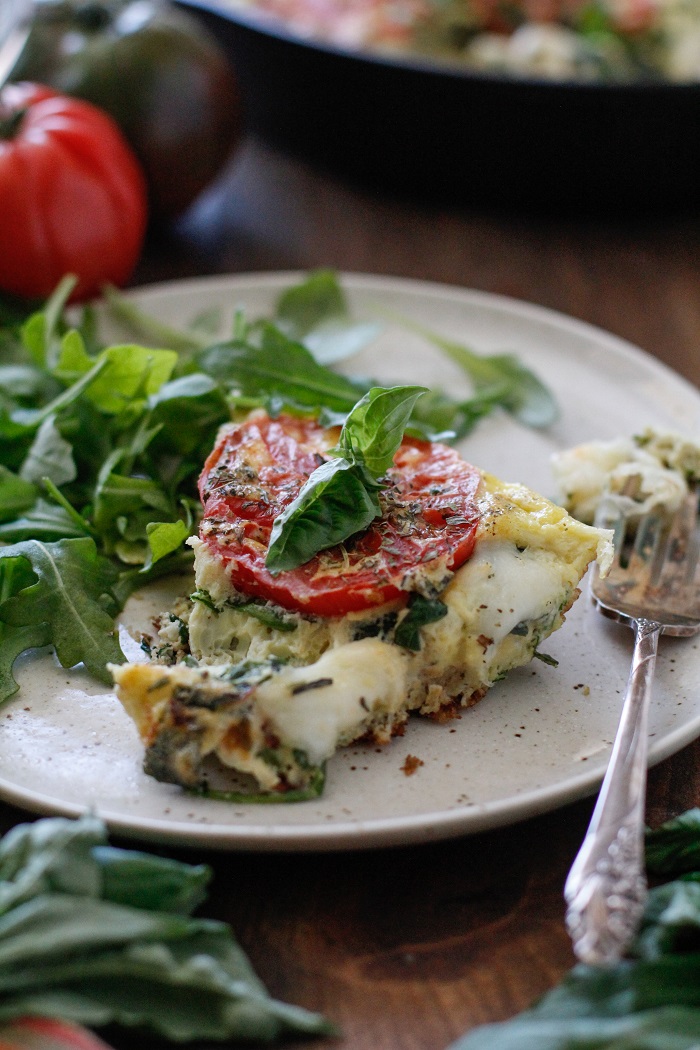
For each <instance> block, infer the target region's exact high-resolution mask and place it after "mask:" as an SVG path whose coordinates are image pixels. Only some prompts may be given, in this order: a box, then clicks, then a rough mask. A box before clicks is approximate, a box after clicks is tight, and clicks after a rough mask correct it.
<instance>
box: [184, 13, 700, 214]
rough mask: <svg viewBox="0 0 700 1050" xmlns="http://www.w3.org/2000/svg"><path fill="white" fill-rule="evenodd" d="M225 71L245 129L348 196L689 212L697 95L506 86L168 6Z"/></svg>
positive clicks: (698, 158) (520, 82)
mask: <svg viewBox="0 0 700 1050" xmlns="http://www.w3.org/2000/svg"><path fill="white" fill-rule="evenodd" d="M178 2H179V3H180V4H181V5H182V6H183V7H186V8H187V9H189V10H190V11H191V12H193V13H195V14H196V15H198V16H199V17H200V18H202V19H203V20H204V22H205V23H207V24H208V25H209V27H210V28H211V29H212V30H213V32H214V33H215V34H216V35H217V37H218V38H219V40H220V41H221V42H222V44H223V45H224V47H225V48H226V50H227V51H228V53H229V55H230V58H231V60H232V63H233V65H234V68H235V69H236V71H237V73H238V76H239V79H240V82H241V86H242V90H243V94H244V105H245V107H246V112H247V122H248V127H249V129H250V130H251V131H252V132H254V133H256V134H258V135H260V136H261V137H262V138H264V139H265V140H267V141H268V142H270V143H272V144H273V145H275V146H277V147H281V148H282V149H284V150H286V151H288V152H291V153H293V154H295V155H297V156H299V157H302V158H303V159H305V160H307V161H310V162H311V163H313V164H315V165H317V166H320V167H323V168H326V169H328V170H331V171H333V172H335V173H337V174H340V175H341V176H343V177H345V178H346V179H349V180H351V181H354V182H356V183H360V184H365V185H368V186H371V187H373V188H376V189H379V190H382V191H388V192H390V193H392V194H394V195H410V196H413V197H420V198H425V199H430V200H432V201H447V202H450V203H452V204H455V203H457V204H460V203H461V204H466V205H471V204H486V205H489V206H496V207H498V208H506V209H510V208H511V207H517V208H533V209H537V210H545V211H560V210H562V209H563V210H565V211H573V212H598V211H606V212H607V211H613V212H625V213H629V212H630V211H637V210H642V211H648V210H652V209H653V210H658V209H659V208H662V209H664V210H678V209H688V208H690V209H693V208H694V207H695V206H696V200H697V197H698V185H699V179H700V84H670V83H669V84H664V83H660V84H638V85H634V84H632V85H619V84H614V85H604V84H589V83H574V82H561V83H552V82H550V81H543V80H524V79H510V78H506V77H502V76H494V75H485V74H481V73H474V72H470V71H462V70H454V69H451V68H444V67H442V66H438V65H436V64H432V63H424V62H422V61H420V60H418V59H416V60H411V59H410V58H405V57H401V58H400V59H394V58H387V57H384V56H377V55H368V54H363V53H360V52H356V51H344V50H342V49H340V48H336V47H331V46H327V45H323V44H319V43H310V42H308V41H306V40H302V39H300V38H299V37H295V36H294V35H293V34H292V33H291V32H287V31H285V30H284V29H278V28H276V27H271V26H269V25H268V24H266V23H265V22H263V21H262V20H260V19H259V18H256V17H255V15H254V14H248V13H245V14H243V13H241V12H233V11H232V10H230V9H227V8H226V5H225V0H178Z"/></svg>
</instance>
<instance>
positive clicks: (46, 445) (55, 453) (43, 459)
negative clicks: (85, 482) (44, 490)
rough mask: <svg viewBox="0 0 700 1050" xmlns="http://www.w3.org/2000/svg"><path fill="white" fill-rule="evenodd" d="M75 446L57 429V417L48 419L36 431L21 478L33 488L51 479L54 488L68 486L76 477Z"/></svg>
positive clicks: (21, 468)
mask: <svg viewBox="0 0 700 1050" xmlns="http://www.w3.org/2000/svg"><path fill="white" fill-rule="evenodd" d="M77 473H78V471H77V467H76V465H75V460H74V458H73V446H72V445H71V444H70V442H69V441H66V440H65V438H64V437H63V436H62V434H61V432H60V430H59V429H58V427H57V426H56V417H55V416H48V418H46V419H45V420H44V422H43V423H42V424H41V426H40V427H39V429H38V430H37V432H36V434H35V436H34V440H33V442H32V444H31V446H30V448H29V451H28V452H27V455H26V457H25V460H24V462H23V463H22V466H21V467H20V471H19V475H20V477H21V478H22V479H23V480H24V481H28V482H30V483H32V484H34V485H36V484H38V483H39V482H40V481H41V480H42V478H49V479H50V480H51V481H52V482H53V483H54V485H65V484H66V482H68V481H73V480H74V479H75V477H76V476H77Z"/></svg>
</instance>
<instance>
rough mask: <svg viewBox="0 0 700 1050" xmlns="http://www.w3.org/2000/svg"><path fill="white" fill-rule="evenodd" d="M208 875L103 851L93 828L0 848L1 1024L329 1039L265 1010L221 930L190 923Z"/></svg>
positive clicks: (43, 827)
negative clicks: (50, 1021)
mask: <svg viewBox="0 0 700 1050" xmlns="http://www.w3.org/2000/svg"><path fill="white" fill-rule="evenodd" d="M210 874H211V873H210V871H209V869H208V868H207V867H206V866H204V865H188V864H184V863H181V862H179V861H175V860H168V859H161V858H158V857H152V856H149V855H148V854H146V853H144V852H140V851H131V850H119V849H116V848H113V847H111V846H109V844H108V842H107V837H106V831H105V828H104V825H103V824H102V822H101V821H99V820H97V819H96V818H94V817H84V818H81V819H80V820H77V821H70V820H63V819H53V820H39V821H36V822H35V823H33V824H29V825H19V826H17V827H15V828H13V830H12V831H11V832H9V833H8V834H7V835H6V836H5V837H4V839H3V840H2V841H1V842H0V1019H1V1020H9V1019H13V1018H17V1017H22V1016H26V1015H33V1016H44V1017H55V1018H60V1019H62V1020H67V1021H72V1022H78V1023H82V1024H88V1025H93V1026H101V1025H105V1024H120V1025H123V1026H126V1027H133V1026H138V1027H139V1028H142V1029H143V1028H145V1029H147V1030H150V1031H151V1032H152V1033H154V1034H155V1035H157V1036H161V1037H165V1038H167V1039H172V1040H174V1041H177V1042H184V1041H188V1040H270V1039H273V1038H276V1037H277V1036H281V1035H284V1034H285V1033H290V1032H299V1033H303V1034H306V1035H314V1034H331V1033H332V1032H333V1029H332V1026H331V1025H329V1024H328V1022H327V1021H325V1020H324V1018H322V1017H320V1016H319V1015H318V1014H313V1013H310V1012H309V1011H306V1010H303V1009H301V1008H298V1007H294V1006H288V1005H286V1004H284V1003H281V1002H278V1001H277V1000H274V999H272V998H271V997H270V996H269V995H268V993H267V992H266V990H265V988H264V987H263V985H262V983H261V982H260V980H259V979H258V977H257V976H256V974H255V973H254V971H253V970H252V968H251V966H250V963H249V962H248V960H247V958H246V956H245V955H244V953H243V951H242V950H241V948H240V947H239V946H238V944H237V942H236V940H235V939H234V936H233V934H232V931H231V929H230V927H228V926H227V925H226V924H224V923H221V922H216V921H214V920H209V919H200V918H195V917H192V912H193V911H194V909H195V908H196V907H197V906H198V905H199V904H200V903H201V902H202V900H203V899H204V897H205V892H206V886H207V883H208V882H209V879H210Z"/></svg>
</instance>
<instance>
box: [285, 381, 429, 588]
mask: <svg viewBox="0 0 700 1050" xmlns="http://www.w3.org/2000/svg"><path fill="white" fill-rule="evenodd" d="M423 392H424V388H423V387H416V386H398V387H388V388H385V387H372V388H371V389H370V390H369V391H368V393H367V394H366V395H365V396H364V397H363V398H361V399H360V400H359V401H358V402H357V404H356V405H355V406H354V407H353V409H352V411H351V412H350V414H349V415H348V417H347V419H346V420H345V423H344V425H343V428H342V430H341V432H340V438H339V440H338V447H337V449H335V450H334V455H336V457H337V458H335V459H331V460H328V461H327V462H326V463H323V464H322V465H321V466H320V467H317V469H316V470H314V472H313V473H312V474H311V476H310V477H309V479H308V481H307V482H306V484H305V485H303V487H302V489H301V491H300V492H299V495H298V496H297V498H296V499H295V500H294V501H293V503H291V504H290V505H289V506H288V507H287V508H286V510H285V511H283V512H282V514H280V515H279V517H277V518H276V519H275V523H274V525H273V527H272V532H271V534H270V544H269V547H268V552H267V558H266V560H265V565H266V567H267V568H268V569H269V570H270V572H272V573H273V574H275V575H276V574H278V573H280V572H283V571H285V570H288V569H295V568H297V567H298V566H299V565H304V564H305V563H306V562H307V561H310V559H311V558H313V557H314V555H316V554H318V553H319V551H322V550H326V549H327V548H328V547H333V546H335V545H336V544H337V543H343V542H344V541H345V540H347V539H349V538H350V536H354V535H355V533H356V532H361V531H362V530H363V529H366V528H367V526H368V525H370V524H371V523H372V522H373V521H374V519H375V518H376V517H377V516H378V515H379V514H381V506H380V504H379V499H378V496H377V492H378V490H379V489H380V488H381V485H380V484H379V482H378V478H379V477H380V476H381V475H382V474H385V473H386V471H387V470H388V469H389V467H390V466H391V464H392V462H393V459H394V455H395V454H396V451H397V449H398V447H399V445H400V444H401V440H402V438H403V433H404V427H405V425H406V423H407V421H408V419H409V417H410V414H411V411H412V408H413V405H414V404H415V402H416V400H417V398H419V397H420V396H421V394H422V393H423Z"/></svg>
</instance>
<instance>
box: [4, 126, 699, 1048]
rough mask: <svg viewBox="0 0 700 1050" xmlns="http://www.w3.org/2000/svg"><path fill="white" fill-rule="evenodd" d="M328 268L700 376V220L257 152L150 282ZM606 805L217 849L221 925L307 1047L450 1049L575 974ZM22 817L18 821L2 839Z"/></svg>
mask: <svg viewBox="0 0 700 1050" xmlns="http://www.w3.org/2000/svg"><path fill="white" fill-rule="evenodd" d="M316 266H330V267H334V268H336V269H338V270H348V271H358V272H368V273H382V274H390V275H397V276H403V277H413V278H425V279H429V280H433V281H440V282H447V283H451V284H455V285H461V286H463V287H470V288H477V289H483V290H486V291H490V292H499V293H505V294H507V295H511V296H515V297H518V298H520V299H524V300H530V301H532V302H535V303H539V304H543V305H545V306H547V307H552V308H554V309H557V310H560V311H563V312H565V313H567V314H571V315H573V316H575V317H578V318H582V319H584V320H586V321H589V322H592V323H594V324H597V325H600V326H601V327H603V328H606V329H609V330H610V331H612V332H614V333H616V334H617V335H619V336H622V337H624V338H626V339H628V340H630V341H631V342H632V343H635V344H637V345H638V346H641V347H643V348H644V349H645V350H647V351H649V352H650V353H652V354H655V355H657V356H658V357H659V358H660V359H662V360H663V361H665V362H666V363H668V364H669V365H672V366H673V367H674V368H676V369H677V370H678V371H679V372H681V373H682V374H683V375H685V376H686V377H687V378H689V379H690V380H691V381H694V382H700V223H699V222H698V221H697V220H696V219H694V218H693V217H688V216H685V217H683V216H676V217H657V218H649V217H647V218H645V217H644V216H639V217H638V218H635V219H633V220H632V219H628V220H625V221H624V222H622V221H621V222H613V221H610V220H607V221H603V220H600V221H592V220H587V221H576V220H573V219H569V220H564V219H555V218H542V217H539V218H537V217H524V216H519V215H509V214H507V213H503V214H501V215H497V214H486V213H483V212H478V211H472V210H469V209H468V208H466V207H465V208H447V207H437V206H435V207H432V206H429V205H417V204H412V203H410V202H400V201H395V200H390V199H382V198H380V197H378V196H375V195H373V194H372V193H371V192H369V191H363V190H358V189H354V188H352V187H349V186H346V185H344V184H342V183H341V182H339V181H336V180H335V179H333V178H331V177H329V176H325V175H323V174H320V173H318V172H315V171H313V170H311V169H310V168H307V167H306V166H304V165H303V164H301V163H298V162H296V161H294V160H291V159H289V158H285V157H282V156H280V155H278V154H276V153H274V152H273V151H271V150H270V149H268V148H267V147H265V146H263V145H261V144H259V143H255V142H252V141H251V142H247V143H246V144H245V146H244V148H243V149H241V150H240V151H239V153H238V154H237V155H236V156H235V157H234V159H233V161H232V162H231V164H230V167H229V169H228V170H227V171H226V172H225V174H224V176H223V177H222V179H221V180H220V182H219V183H218V185H217V186H216V187H215V188H213V189H212V190H211V191H210V192H209V193H208V194H207V195H206V196H205V197H204V198H203V199H202V200H201V201H200V202H199V203H198V205H197V206H196V207H195V208H194V209H193V210H192V211H191V212H190V214H189V215H188V216H187V217H186V219H184V220H183V221H181V222H180V224H179V225H178V227H177V228H176V229H173V230H171V231H170V232H169V233H168V234H167V235H166V234H161V235H160V236H159V237H152V238H151V242H150V244H149V246H148V248H147V251H146V253H145V256H144V259H143V262H142V264H141V266H140V268H139V271H138V273H137V274H136V277H135V283H143V282H150V281H154V280H161V279H169V278H172V277H180V276H186V275H193V274H200V273H218V272H231V273H237V272H247V271H255V270H273V269H274V270H277V269H290V268H291V269H307V268H311V267H316ZM699 798H700V745H699V744H697V743H696V744H693V745H691V746H689V747H687V748H685V750H683V751H682V752H681V753H680V754H678V755H676V756H674V757H673V758H670V759H667V760H666V761H664V762H663V763H661V764H660V765H659V766H657V767H655V768H654V769H653V770H652V771H651V774H650V784H649V799H648V820H649V822H650V823H651V824H658V823H660V822H661V821H662V820H664V819H666V818H667V817H669V816H672V815H675V814H677V813H678V812H680V811H681V810H683V809H685V808H688V807H689V806H691V805H693V804H695V803H696V802H697V801H698V799H699ZM591 807H592V802H591V800H584V801H581V802H578V803H576V804H573V805H569V806H567V807H565V808H564V809H562V810H559V811H558V812H554V813H551V814H548V815H545V816H542V817H538V818H536V819H531V820H528V821H526V822H524V823H520V824H518V825H516V826H514V827H510V828H505V829H503V830H498V831H492V832H488V833H482V834H477V835H473V836H469V837H465V838H459V839H456V840H453V841H448V842H444V843H438V844H433V845H430V846H415V847H406V848H394V849H382V850H376V851H369V852H360V853H328V854H291V855H270V854H263V855H255V854H245V853H234V854H229V855H225V854H223V855H220V854H209V855H207V856H206V859H207V860H208V861H209V862H210V863H211V864H212V866H213V868H214V873H215V876H214V883H213V891H212V895H211V897H210V899H209V901H208V904H207V907H206V912H207V914H210V915H213V916H216V917H218V918H222V919H225V920H227V921H229V922H230V923H231V924H232V926H233V928H234V930H235V931H236V933H237V935H238V938H239V939H240V941H241V943H242V944H243V946H244V948H245V949H246V950H247V952H248V953H249V955H250V958H251V960H252V962H253V964H254V965H255V967H256V969H257V971H258V973H259V974H260V976H261V977H262V979H263V980H264V981H265V983H266V985H267V986H268V988H269V989H270V991H271V992H272V993H273V994H274V995H276V996H277V997H279V998H283V999H286V1000H287V1001H289V1002H294V1003H297V1004H300V1005H303V1006H306V1007H309V1008H312V1009H318V1010H321V1011H323V1012H324V1013H326V1014H327V1015H328V1016H329V1017H330V1018H332V1019H333V1020H334V1021H335V1022H337V1023H338V1025H339V1026H340V1027H341V1029H342V1032H343V1036H342V1038H341V1039H339V1040H330V1039H329V1040H318V1041H312V1040H298V1041H294V1040H293V1041H291V1042H289V1043H286V1044H285V1045H286V1046H288V1047H289V1048H290V1050H292V1048H294V1050H296V1048H302V1047H304V1048H310V1047H312V1046H313V1047H316V1048H318V1050H326V1048H330V1047H338V1048H339V1050H443V1048H445V1047H447V1046H448V1044H449V1043H450V1042H451V1041H452V1040H453V1039H455V1038H456V1037H457V1036H459V1035H460V1034H462V1033H463V1032H465V1031H466V1030H467V1029H469V1028H470V1027H472V1026H474V1025H477V1024H480V1023H483V1022H487V1021H493V1020H497V1019H502V1018H507V1017H509V1016H510V1015H512V1014H513V1013H515V1012H516V1011H518V1010H520V1009H522V1008H524V1007H526V1006H527V1005H528V1004H530V1003H531V1002H532V1001H533V999H534V998H535V997H536V996H538V995H540V994H541V993H542V992H544V991H545V990H546V989H548V988H549V987H550V986H551V985H552V984H553V983H554V982H555V981H557V979H558V978H559V977H560V976H561V975H562V974H563V973H564V972H565V971H566V970H567V969H568V968H569V967H570V966H571V965H572V963H573V955H572V952H571V949H570V945H569V940H568V937H567V934H566V931H565V928H564V917H563V916H564V909H563V904H562V887H563V883H564V879H565V875H566V872H567V870H568V868H569V866H570V864H571V861H572V859H573V857H574V855H575V852H576V850H577V848H578V845H579V843H580V840H581V838H582V836H583V834H584V831H585V828H586V825H587V823H588V819H589V817H590V812H591ZM22 819H26V814H23V813H21V812H20V811H19V810H15V809H13V808H12V807H10V806H2V807H0V830H5V829H6V828H7V827H9V826H11V825H12V824H13V823H16V822H17V821H19V820H22ZM171 852H172V853H173V854H175V851H171ZM176 855H178V856H181V857H182V858H183V859H187V860H200V859H202V856H201V855H197V854H195V853H193V852H185V851H182V852H179V853H177V854H176ZM110 1038H111V1040H112V1042H113V1043H114V1044H115V1045H116V1046H119V1047H124V1048H127V1047H128V1048H134V1047H138V1048H139V1050H140V1048H141V1047H144V1048H145V1047H147V1046H149V1045H150V1041H149V1040H144V1041H139V1040H137V1039H136V1038H135V1037H133V1036H131V1035H128V1034H127V1035H124V1034H121V1035H120V1034H119V1033H115V1034H112V1033H110Z"/></svg>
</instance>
